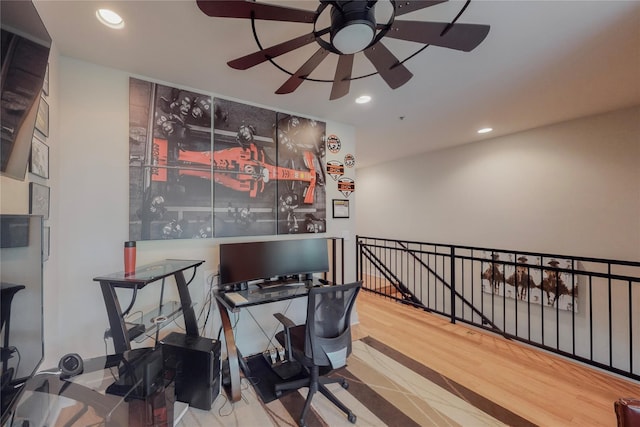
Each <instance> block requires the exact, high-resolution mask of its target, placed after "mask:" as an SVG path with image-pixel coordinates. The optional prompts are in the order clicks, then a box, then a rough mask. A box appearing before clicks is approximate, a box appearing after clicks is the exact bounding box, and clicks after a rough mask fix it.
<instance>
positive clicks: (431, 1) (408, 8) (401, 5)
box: [395, 0, 448, 16]
mask: <svg viewBox="0 0 640 427" xmlns="http://www.w3.org/2000/svg"><path fill="white" fill-rule="evenodd" d="M446 1H448V0H410V1H402V0H399V1H396V7H395V10H396V16H401V15H405V14H407V13H410V12H414V11H416V10H420V9H424V8H425V7H429V6H433V5H436V4H440V3H445V2H446Z"/></svg>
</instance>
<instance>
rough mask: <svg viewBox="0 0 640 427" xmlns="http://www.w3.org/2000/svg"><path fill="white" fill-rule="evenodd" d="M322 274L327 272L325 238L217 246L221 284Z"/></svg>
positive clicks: (327, 255) (327, 259) (327, 262)
mask: <svg viewBox="0 0 640 427" xmlns="http://www.w3.org/2000/svg"><path fill="white" fill-rule="evenodd" d="M325 271H329V254H328V247H327V240H326V239H301V240H273V241H266V242H247V243H229V244H222V245H220V283H221V284H231V283H239V282H246V281H250V280H257V279H270V278H273V277H276V276H291V275H296V274H309V273H321V272H325Z"/></svg>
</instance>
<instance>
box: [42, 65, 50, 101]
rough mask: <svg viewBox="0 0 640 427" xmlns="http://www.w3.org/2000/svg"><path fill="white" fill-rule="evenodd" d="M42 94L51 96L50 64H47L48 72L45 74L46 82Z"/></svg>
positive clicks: (43, 84)
mask: <svg viewBox="0 0 640 427" xmlns="http://www.w3.org/2000/svg"><path fill="white" fill-rule="evenodd" d="M42 93H44V94H45V95H49V64H47V71H46V72H45V74H44V82H43V83H42Z"/></svg>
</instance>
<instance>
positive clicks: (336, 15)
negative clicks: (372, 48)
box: [331, 0, 376, 54]
mask: <svg viewBox="0 0 640 427" xmlns="http://www.w3.org/2000/svg"><path fill="white" fill-rule="evenodd" d="M374 3H375V2H368V1H361V0H360V1H358V0H355V1H335V2H333V7H332V8H331V44H332V45H333V47H334V48H336V49H337V50H338V51H339V52H340V53H343V54H352V53H356V52H360V51H362V50H364V49H366V48H367V47H368V46H369V45H370V44H371V42H372V41H373V39H374V36H375V34H376V19H375V6H374Z"/></svg>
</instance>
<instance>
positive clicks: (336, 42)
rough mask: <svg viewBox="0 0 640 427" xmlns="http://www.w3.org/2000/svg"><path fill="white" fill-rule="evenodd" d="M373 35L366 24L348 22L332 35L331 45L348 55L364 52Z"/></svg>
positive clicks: (371, 29)
mask: <svg viewBox="0 0 640 427" xmlns="http://www.w3.org/2000/svg"><path fill="white" fill-rule="evenodd" d="M374 35H375V32H374V30H373V28H371V26H370V25H369V23H368V22H350V23H349V24H348V25H347V26H346V27H344V28H341V29H339V30H338V31H337V32H336V33H335V34H334V36H333V39H332V40H331V43H332V44H333V47H335V48H336V49H338V50H339V51H340V52H341V53H343V54H345V55H348V54H352V53H356V52H360V51H362V50H364V49H365V48H366V47H367V46H369V43H371V41H372V40H373V36H374Z"/></svg>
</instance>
